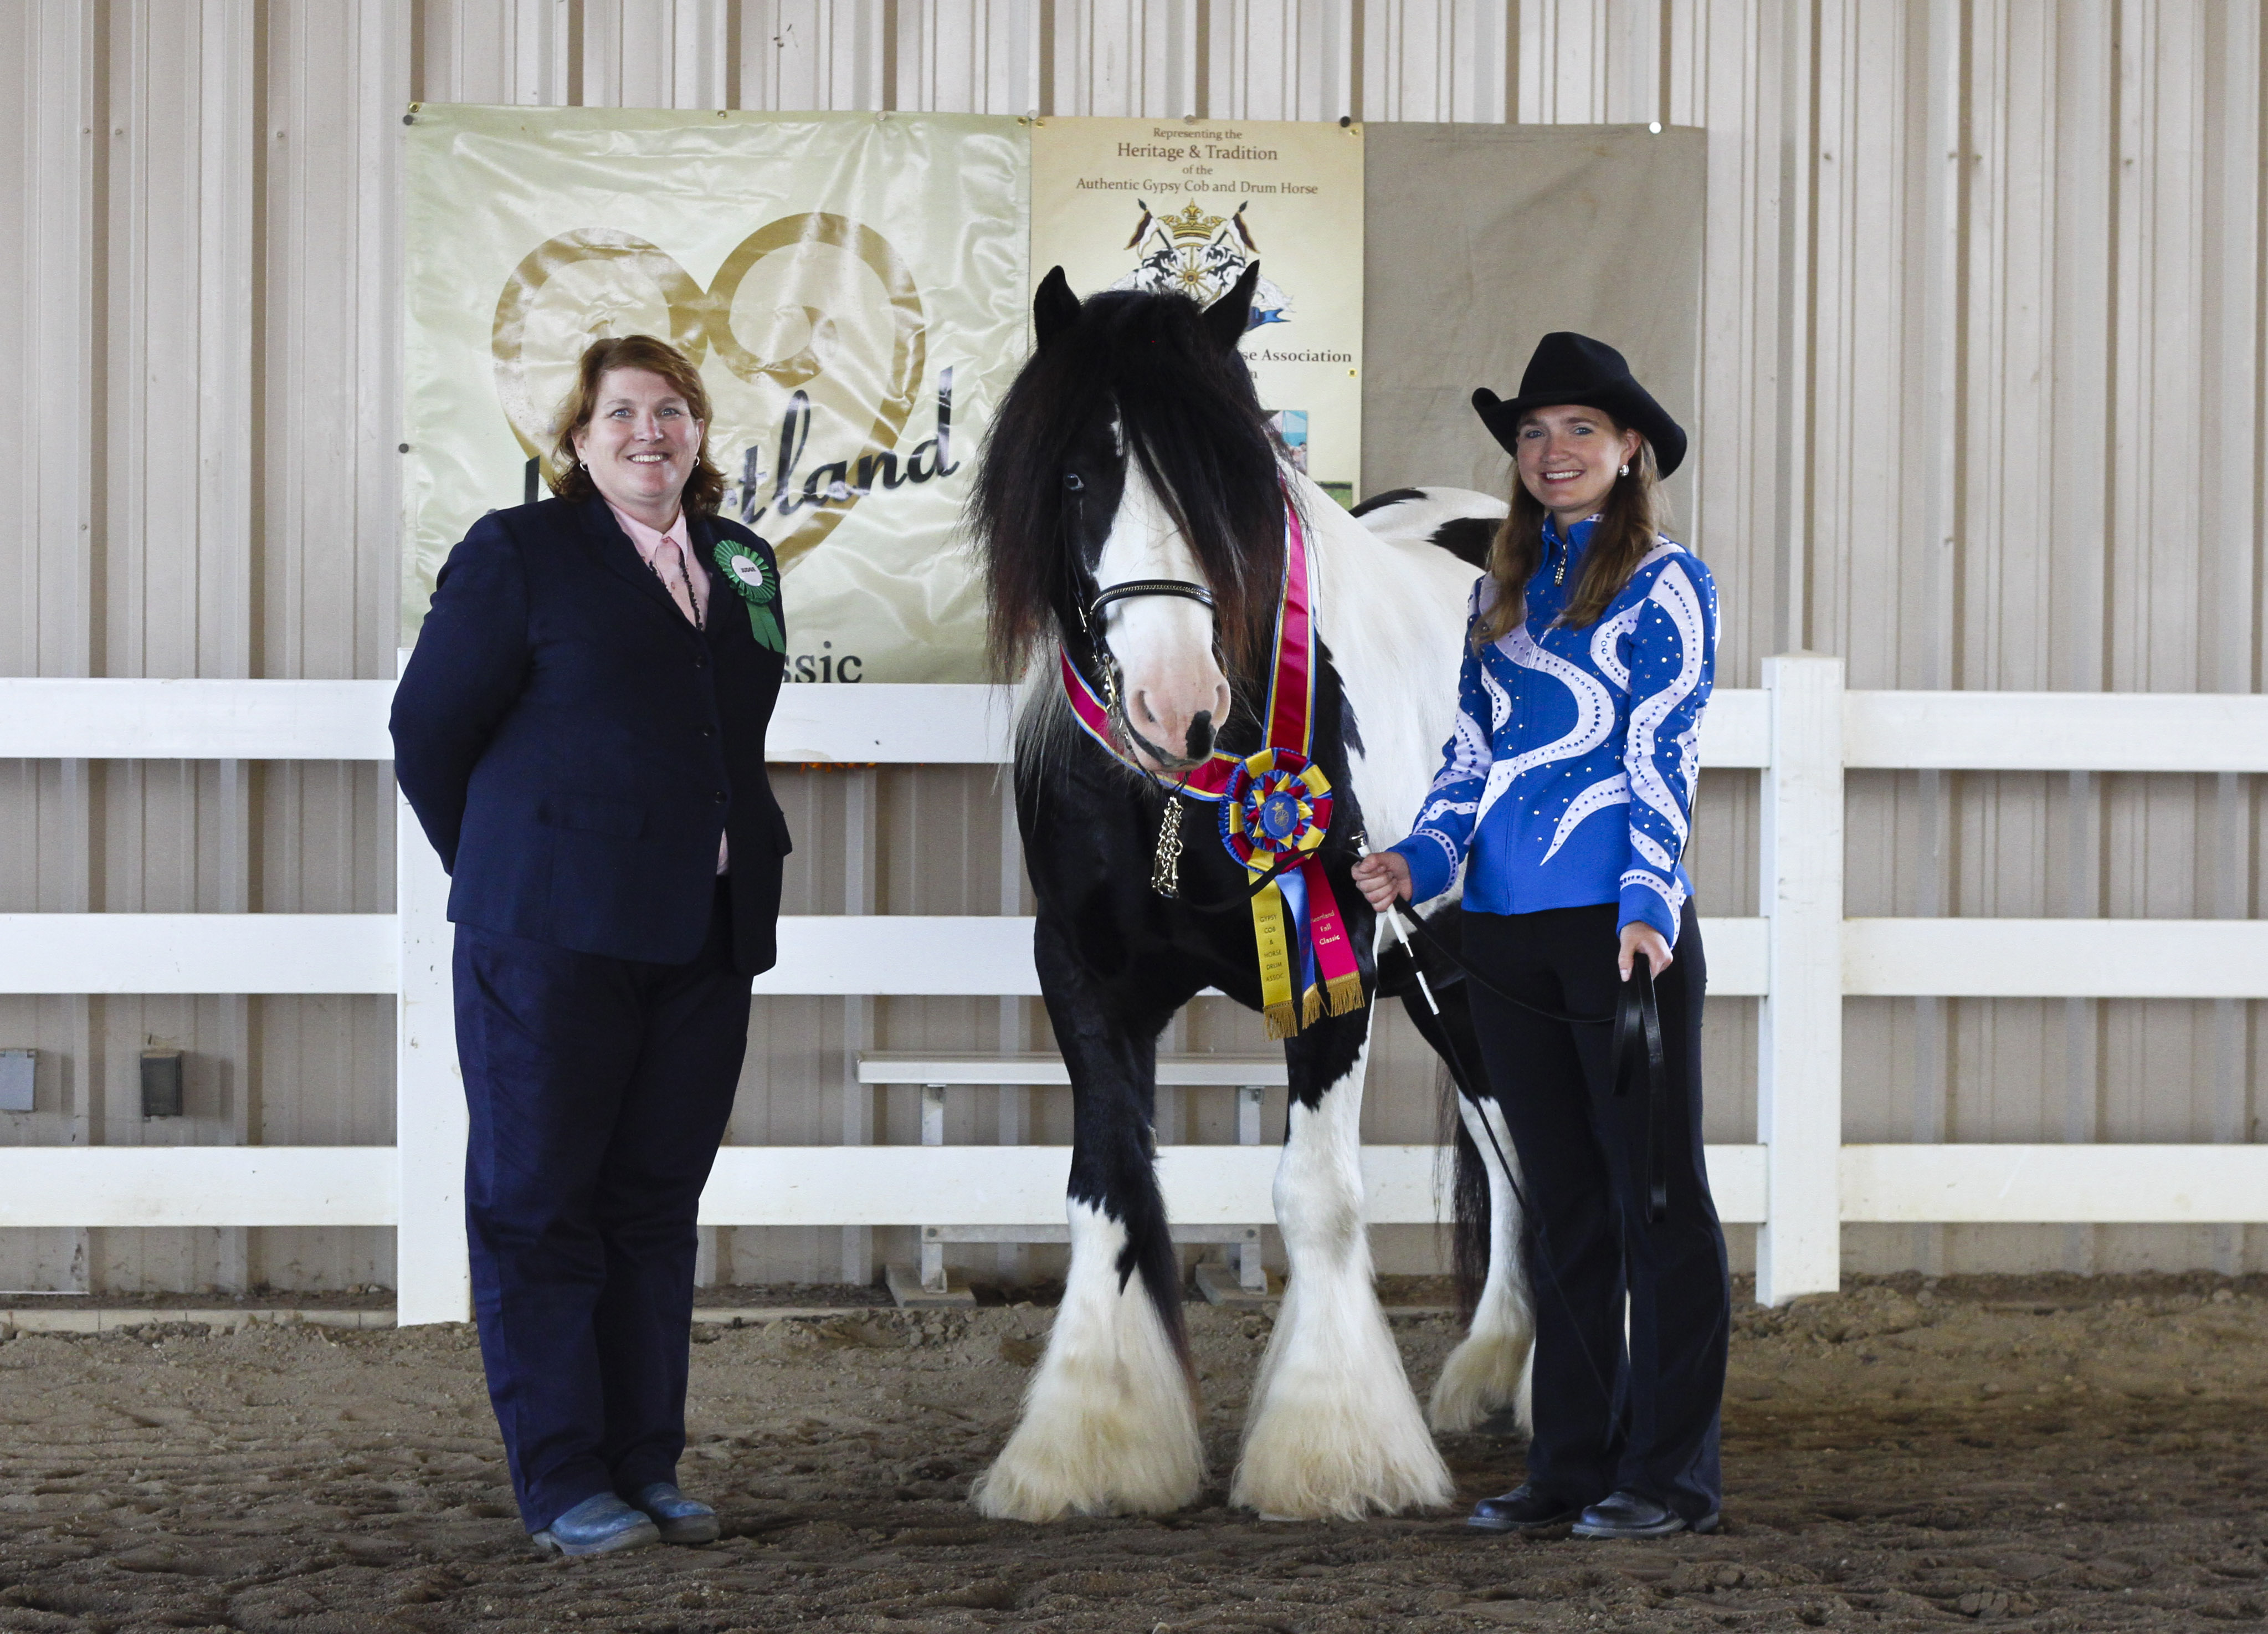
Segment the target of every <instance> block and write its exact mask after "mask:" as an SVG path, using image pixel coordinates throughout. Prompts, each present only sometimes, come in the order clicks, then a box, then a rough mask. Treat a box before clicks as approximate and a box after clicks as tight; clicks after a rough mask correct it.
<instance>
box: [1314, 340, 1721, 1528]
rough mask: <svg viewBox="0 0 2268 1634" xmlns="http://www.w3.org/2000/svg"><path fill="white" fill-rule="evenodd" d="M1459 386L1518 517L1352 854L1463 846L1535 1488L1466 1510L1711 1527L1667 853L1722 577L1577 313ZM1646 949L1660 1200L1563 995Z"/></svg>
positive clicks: (1605, 997) (1423, 896)
mask: <svg viewBox="0 0 2268 1634" xmlns="http://www.w3.org/2000/svg"><path fill="white" fill-rule="evenodd" d="M1473 406H1474V408H1475V409H1477V410H1478V411H1479V413H1480V416H1481V419H1482V420H1483V422H1484V423H1485V424H1486V425H1487V427H1488V429H1489V431H1490V432H1491V434H1492V435H1493V436H1494V437H1495V438H1497V440H1498V441H1499V442H1500V443H1502V444H1503V445H1505V447H1506V449H1508V450H1510V451H1511V453H1512V454H1513V460H1515V462H1516V464H1517V467H1518V480H1517V481H1516V482H1514V483H1513V492H1512V513H1511V515H1510V516H1509V517H1507V518H1506V520H1505V524H1504V526H1503V528H1502V530H1501V531H1500V532H1499V534H1498V535H1497V538H1496V542H1495V545H1494V547H1493V548H1492V549H1491V553H1490V556H1489V570H1488V573H1487V576H1486V577H1485V578H1483V579H1482V580H1481V582H1480V584H1479V585H1477V586H1476V589H1475V592H1474V600H1473V617H1472V626H1471V632H1470V635H1471V639H1470V641H1469V644H1468V646H1467V650H1466V653H1465V659H1464V672H1463V679H1462V689H1461V693H1460V696H1459V699H1458V715H1457V725H1456V732H1455V734H1454V736H1453V737H1452V738H1451V739H1450V740H1449V741H1448V744H1447V746H1446V747H1445V749H1444V752H1443V754H1444V759H1443V764H1442V767H1441V770H1440V775H1439V776H1438V777H1435V778H1434V780H1433V785H1432V790H1431V791H1430V792H1429V793H1428V794H1427V796H1426V799H1425V805H1424V806H1423V808H1422V809H1421V811H1420V813H1419V814H1418V823H1417V826H1416V828H1415V829H1414V830H1413V831H1412V832H1411V833H1410V836H1409V837H1408V838H1407V839H1405V840H1403V842H1402V843H1400V844H1399V845H1396V846H1395V847H1394V848H1393V849H1392V850H1388V851H1381V852H1380V853H1379V854H1378V855H1376V856H1374V857H1368V858H1366V859H1365V861H1364V862H1363V863H1362V865H1360V866H1359V867H1358V868H1357V870H1356V873H1355V878H1356V881H1357V883H1358V884H1359V886H1360V887H1361V888H1362V890H1363V893H1364V894H1365V895H1366V896H1367V897H1368V898H1369V899H1370V901H1371V902H1372V904H1373V906H1375V907H1377V908H1379V909H1385V908H1386V907H1387V906H1388V904H1389V903H1390V902H1393V901H1394V900H1395V898H1396V897H1404V898H1409V899H1411V900H1414V901H1417V902H1425V901H1427V900H1429V899H1431V898H1433V897H1438V896H1440V895H1442V894H1444V893H1446V892H1447V891H1448V890H1449V888H1450V887H1452V885H1454V883H1455V880H1456V877H1457V871H1458V869H1459V868H1460V867H1461V866H1462V868H1463V870H1464V909H1465V912H1464V919H1463V928H1464V953H1463V958H1464V961H1465V962H1466V964H1467V965H1468V967H1469V968H1470V970H1471V971H1472V973H1473V975H1475V976H1476V978H1478V979H1476V981H1474V982H1472V983H1469V984H1468V987H1467V991H1468V993H1469V995H1470V998H1471V1003H1472V1009H1473V1019H1474V1024H1475V1027H1476V1030H1477V1031H1478V1033H1479V1035H1480V1041H1481V1053H1482V1056H1483V1058H1484V1064H1485V1066H1486V1068H1487V1071H1488V1078H1489V1082H1490V1086H1491V1090H1492V1091H1493V1093H1494V1100H1495V1105H1496V1108H1500V1109H1501V1113H1502V1115H1503V1118H1504V1120H1505V1122H1506V1124H1508V1126H1509V1133H1510V1136H1511V1138H1512V1144H1513V1147H1514V1148H1515V1150H1516V1152H1517V1155H1518V1159H1519V1165H1520V1169H1521V1175H1520V1183H1521V1189H1522V1191H1523V1193H1524V1196H1525V1200H1526V1203H1527V1209H1528V1218H1527V1237H1526V1242H1525V1255H1526V1259H1527V1266H1528V1286H1529V1289H1530V1291H1531V1297H1532V1298H1533V1299H1534V1301H1535V1382H1534V1401H1535V1439H1534V1440H1533V1441H1532V1442H1531V1443H1530V1444H1529V1446H1528V1481H1527V1483H1526V1484H1524V1485H1522V1486H1521V1487H1520V1488H1518V1489H1516V1490H1513V1491H1511V1492H1508V1493H1506V1494H1505V1495H1504V1496H1503V1497H1501V1498H1489V1499H1486V1500H1485V1501H1484V1502H1483V1503H1482V1504H1481V1505H1480V1506H1479V1507H1478V1508H1477V1509H1476V1511H1475V1512H1474V1513H1473V1516H1472V1524H1473V1525H1475V1526H1476V1527H1485V1528H1488V1529H1490V1530H1494V1531H1505V1532H1530V1533H1540V1532H1547V1531H1553V1530H1557V1529H1562V1528H1565V1527H1570V1526H1571V1525H1572V1528H1573V1530H1574V1532H1575V1533H1576V1534H1577V1535H1580V1536H1585V1537H1658V1536H1662V1535H1668V1534H1669V1533H1673V1532H1679V1531H1683V1530H1686V1529H1688V1528H1690V1529H1691V1530H1694V1531H1697V1532H1707V1531H1713V1530H1715V1529H1716V1527H1717V1525H1718V1510H1719V1502H1720V1499H1721V1497H1722V1490H1723V1482H1722V1478H1721V1476H1719V1469H1718V1460H1717V1439H1718V1416H1719V1403H1720V1401H1721V1398H1722V1396H1723V1394H1724V1383H1725V1353H1726V1344H1727V1336H1728V1335H1727V1326H1728V1320H1729V1316H1730V1307H1731V1295H1730V1290H1729V1288H1728V1286H1727V1279H1726V1272H1725V1239H1724V1233H1723V1232H1722V1230H1721V1229H1719V1226H1718V1223H1717V1211H1716V1205H1715V1204H1714V1203H1712V1201H1711V1199H1710V1196H1709V1181H1708V1176H1707V1174H1706V1173H1705V1170H1704V1168H1703V1165H1702V1154H1701V1002H1702V994H1703V990H1704V989H1705V986H1706V984H1707V972H1706V968H1705V961H1704V959H1703V954H1702V948H1701V933H1700V930H1699V928H1698V926H1697V924H1696V922H1695V918H1694V910H1693V902H1692V890H1693V887H1692V881H1691V880H1689V879H1688V878H1687V877H1686V873H1685V870H1684V868H1683V866H1682V865H1681V863H1680V857H1682V855H1683V851H1684V850H1685V838H1686V835H1687V833H1688V831H1689V828H1690V824H1691V821H1692V809H1693V789H1694V781H1695V778H1696V777H1697V775H1698V771H1699V763H1698V762H1697V758H1696V755H1695V736H1696V732H1697V727H1698V725H1699V722H1700V718H1701V710H1702V708H1703V706H1704V705H1705V703H1707V702H1708V699H1709V688H1710V685H1711V681H1712V673H1713V670H1714V666H1715V659H1716V646H1717V591H1716V585H1715V581H1714V580H1713V579H1712V578H1711V577H1710V574H1709V570H1708V569H1707V568H1705V567H1704V566H1703V565H1702V564H1701V562H1700V560H1699V558H1697V557H1696V556H1694V555H1693V554H1692V553H1691V552H1690V551H1688V550H1687V549H1685V548H1683V546H1681V545H1678V544H1675V543H1674V542H1672V541H1670V540H1668V539H1667V538H1665V537H1663V536H1662V534H1661V517H1662V508H1661V504H1660V500H1659V496H1658V492H1657V484H1658V482H1659V481H1660V479H1661V477H1664V476H1667V475H1669V473H1671V472H1672V471H1674V470H1675V469H1676V468H1677V466H1678V463H1679V461H1680V460H1683V458H1684V455H1685V433H1684V431H1683V430H1681V429H1680V428H1679V426H1678V425H1677V423H1676V422H1675V421H1674V420H1672V419H1671V418H1670V417H1669V416H1668V414H1667V413H1666V412H1664V411H1663V409H1662V408H1661V405H1660V404H1659V403H1657V402H1655V401H1654V400H1653V397H1652V396H1650V395H1649V394H1647V393H1646V390H1645V388H1644V387H1642V386H1639V385H1638V382H1637V381H1636V380H1635V379H1631V373H1630V370H1629V367H1628V365H1626V364H1624V361H1623V357H1622V354H1621V353H1619V352H1617V351H1616V350H1614V349H1613V348H1612V347H1610V346H1606V345H1602V344H1601V343H1600V342H1597V341H1594V340H1589V339H1587V338H1586V337H1584V336H1582V335H1570V334H1564V333H1563V334H1555V335H1546V336H1544V337H1543V342H1541V343H1540V344H1539V345H1538V346H1537V347H1536V350H1535V357H1533V358H1532V359H1531V360H1530V361H1529V363H1528V372H1527V374H1526V375H1525V376H1524V377H1523V378H1522V379H1521V386H1520V395H1519V396H1517V397H1515V398H1513V400H1512V401H1509V402H1506V401H1499V399H1498V397H1497V396H1496V394H1494V393H1493V392H1490V391H1486V390H1483V391H1478V392H1476V393H1474V394H1473ZM1641 956H1642V957H1644V959H1645V960H1646V963H1647V966H1648V968H1650V969H1651V970H1652V971H1653V974H1654V975H1655V977H1656V983H1655V991H1656V997H1657V999H1658V1001H1659V1004H1660V1008H1661V1028H1662V1033H1663V1045H1664V1052H1663V1053H1664V1056H1665V1064H1666V1067H1667V1089H1668V1097H1667V1099H1668V1106H1667V1113H1668V1139H1667V1142H1666V1145H1667V1154H1666V1159H1665V1162H1666V1174H1665V1178H1666V1181H1667V1188H1668V1206H1667V1210H1666V1211H1665V1213H1664V1217H1663V1218H1660V1219H1655V1220H1649V1219H1648V1218H1647V1209H1646V1191H1647V1189H1648V1175H1647V1166H1646V1152H1647V1098H1646V1096H1645V1095H1643V1094H1633V1095H1630V1096H1626V1097H1618V1096H1616V1093H1615V1092H1614V1086H1613V1084H1612V1082H1611V1081H1610V1078H1611V1074H1610V1071H1609V1028H1608V1027H1605V1026H1602V1025H1597V1024H1596V1023H1595V1022H1586V1021H1584V1020H1582V1018H1598V1019H1601V1020H1603V1019H1607V1018H1610V1017H1611V1016H1612V1015H1613V1014H1614V1012H1615V1005H1616V997H1617V993H1618V990H1619V988H1620V984H1621V983H1624V982H1627V981H1629V980H1630V979H1631V969H1632V966H1633V963H1634V961H1636V960H1637V959H1638V958H1639V957H1641ZM1491 989H1494V990H1495V991H1493V992H1492V991H1491ZM1513 1000H1517V1001H1519V1002H1518V1003H1513V1002H1511V1001H1513ZM1523 1005H1526V1006H1533V1008H1523V1007H1522V1006H1523ZM1538 1012H1548V1013H1538ZM1625 1293H1627V1295H1628V1311H1629V1334H1628V1340H1627V1343H1625V1340H1624V1296H1625Z"/></svg>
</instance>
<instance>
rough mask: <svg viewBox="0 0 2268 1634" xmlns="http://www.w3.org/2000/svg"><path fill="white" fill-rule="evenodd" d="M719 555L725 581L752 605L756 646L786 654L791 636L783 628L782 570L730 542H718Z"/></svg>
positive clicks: (751, 629) (751, 626)
mask: <svg viewBox="0 0 2268 1634" xmlns="http://www.w3.org/2000/svg"><path fill="white" fill-rule="evenodd" d="M715 556H716V558H717V566H718V570H720V571H722V572H723V574H724V575H725V583H726V584H728V585H732V587H733V589H735V590H737V591H739V592H740V600H743V601H745V602H747V604H748V629H749V632H750V633H751V634H752V635H754V636H755V638H756V644H757V645H758V646H760V647H762V648H763V649H764V650H765V651H767V652H780V653H784V652H785V651H787V636H786V633H785V632H784V631H783V630H782V629H780V620H779V593H780V582H779V570H778V569H777V568H776V567H774V566H773V565H772V564H771V563H769V562H767V561H765V560H764V558H763V557H762V555H760V554H759V553H757V552H756V551H754V550H751V549H749V548H747V546H745V545H742V544H740V543H738V542H737V541H733V540H730V539H719V540H718V541H717V548H716V551H715Z"/></svg>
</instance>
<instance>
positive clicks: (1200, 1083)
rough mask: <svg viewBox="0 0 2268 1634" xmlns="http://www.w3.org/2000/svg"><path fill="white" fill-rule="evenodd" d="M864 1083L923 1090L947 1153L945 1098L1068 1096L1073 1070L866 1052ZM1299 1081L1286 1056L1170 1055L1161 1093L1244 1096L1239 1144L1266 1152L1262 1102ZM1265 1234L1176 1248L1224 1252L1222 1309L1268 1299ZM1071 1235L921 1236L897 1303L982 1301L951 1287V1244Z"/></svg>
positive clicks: (1226, 1234) (1211, 1229)
mask: <svg viewBox="0 0 2268 1634" xmlns="http://www.w3.org/2000/svg"><path fill="white" fill-rule="evenodd" d="M858 1081H859V1083H861V1084H867V1085H886V1084H918V1085H920V1086H921V1092H922V1102H921V1142H922V1145H924V1146H941V1145H944V1144H945V1093H946V1090H948V1089H951V1088H954V1087H956V1086H988V1087H989V1086H1001V1085H1029V1086H1039V1087H1046V1086H1060V1087H1062V1088H1065V1089H1068V1088H1069V1087H1070V1086H1071V1070H1070V1069H1069V1068H1068V1067H1066V1066H1064V1063H1063V1058H1062V1057H1061V1056H1042V1055H1013V1056H986V1055H957V1054H956V1055H942V1054H926V1055H910V1054H896V1053H888V1052H880V1051H866V1052H863V1053H861V1054H860V1056H858ZM1288 1082H1289V1078H1288V1076H1287V1075H1286V1073H1285V1069H1284V1057H1283V1056H1280V1055H1270V1056H1159V1057H1158V1086H1159V1087H1160V1088H1161V1089H1207V1088H1213V1089H1233V1090H1235V1091H1236V1142H1237V1145H1241V1146H1256V1145H1259V1144H1260V1108H1261V1098H1262V1096H1263V1094H1264V1093H1265V1092H1267V1091H1268V1090H1270V1089H1281V1088H1283V1087H1284V1086H1285V1085H1286V1084H1287V1083H1288ZM1260 1230H1261V1228H1260V1226H1258V1225H1257V1224H1255V1225H1250V1226H1175V1227H1174V1228H1173V1234H1174V1240H1175V1242H1195V1243H1207V1244H1218V1245H1219V1246H1220V1247H1221V1248H1224V1249H1225V1250H1226V1262H1225V1263H1216V1262H1211V1261H1207V1262H1204V1264H1201V1265H1199V1266H1198V1267H1197V1291H1198V1292H1200V1293H1202V1294H1204V1297H1205V1298H1206V1299H1210V1300H1211V1301H1212V1302H1213V1303H1214V1304H1216V1305H1228V1304H1238V1305H1241V1304H1249V1303H1252V1302H1255V1301H1256V1300H1261V1299H1266V1298H1267V1297H1268V1273H1267V1272H1266V1271H1265V1270H1263V1268H1262V1263H1261V1240H1260ZM1069 1240H1071V1227H1070V1226H1067V1225H1063V1224H1042V1223H1040V1222H1036V1221H1025V1222H1009V1223H1004V1224H1001V1225H998V1226H923V1227H921V1263H920V1265H919V1267H918V1268H916V1267H912V1266H905V1265H889V1266H885V1267H884V1268H883V1277H884V1279H885V1280H886V1281H887V1283H888V1284H889V1289H890V1297H891V1298H892V1299H895V1300H896V1301H897V1302H898V1303H899V1304H900V1305H902V1306H903V1305H945V1304H951V1305H965V1304H968V1303H969V1302H970V1301H971V1300H972V1299H973V1298H974V1296H973V1295H972V1294H971V1293H970V1292H968V1288H967V1287H966V1286H965V1285H961V1286H956V1285H954V1284H952V1283H951V1282H949V1281H948V1280H947V1278H946V1271H945V1245H946V1244H947V1243H949V1242H1005V1243H1027V1242H1067V1241H1069Z"/></svg>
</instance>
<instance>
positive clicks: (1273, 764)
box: [1220, 749, 1331, 870]
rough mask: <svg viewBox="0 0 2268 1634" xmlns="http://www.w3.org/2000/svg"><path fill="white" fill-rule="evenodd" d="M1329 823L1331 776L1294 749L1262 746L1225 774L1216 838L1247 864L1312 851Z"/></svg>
mask: <svg viewBox="0 0 2268 1634" xmlns="http://www.w3.org/2000/svg"><path fill="white" fill-rule="evenodd" d="M1330 826H1331V780H1330V779H1329V778H1328V777H1324V776H1323V769H1322V767H1320V766H1318V765H1316V764H1315V763H1314V762H1313V761H1311V760H1309V759H1308V758H1307V756H1306V755H1304V754H1300V752H1299V751H1298V750H1296V749H1263V750H1261V751H1260V753H1259V754H1255V755H1253V756H1252V757H1251V758H1250V759H1249V760H1247V761H1246V762H1244V763H1243V764H1242V765H1241V766H1239V767H1238V768H1237V769H1235V770H1234V771H1233V772H1231V773H1230V774H1229V776H1228V787H1227V789H1226V790H1225V791H1223V793H1222V795H1221V801H1220V839H1221V843H1222V844H1224V845H1226V846H1227V847H1228V854H1229V855H1230V856H1231V857H1235V858H1236V860H1237V861H1239V862H1241V863H1242V864H1243V865H1245V866H1246V867H1247V868H1252V869H1258V870H1266V869H1269V868H1273V867H1274V866H1276V865H1277V864H1278V863H1280V862H1282V861H1283V860H1284V859H1285V858H1286V857H1292V856H1294V855H1297V854H1298V853H1300V852H1303V851H1312V850H1314V849H1315V848H1316V847H1317V846H1319V845H1321V844H1322V843H1323V831H1324V830H1325V829H1327V828H1329V827H1330Z"/></svg>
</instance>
